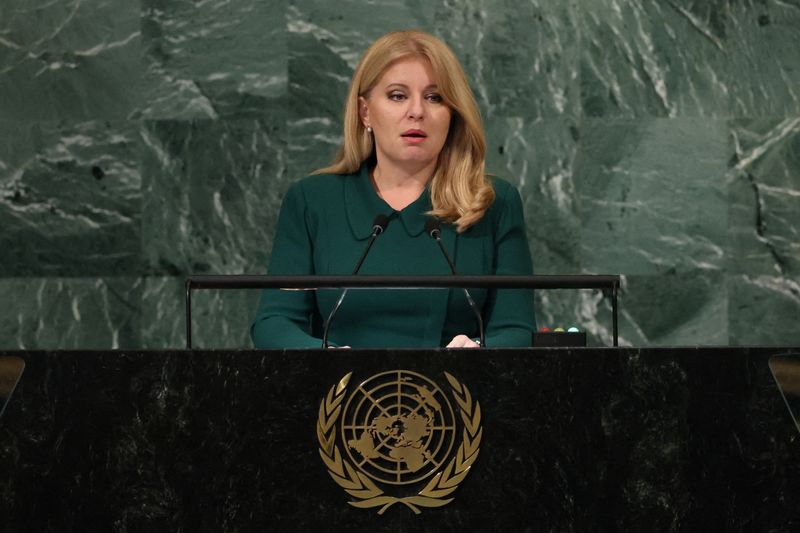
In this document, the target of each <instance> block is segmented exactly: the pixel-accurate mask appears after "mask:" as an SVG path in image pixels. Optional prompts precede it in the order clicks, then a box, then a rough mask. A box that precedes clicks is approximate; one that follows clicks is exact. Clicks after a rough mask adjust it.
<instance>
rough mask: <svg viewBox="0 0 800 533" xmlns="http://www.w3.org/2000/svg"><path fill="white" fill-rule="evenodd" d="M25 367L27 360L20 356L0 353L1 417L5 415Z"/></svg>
mask: <svg viewBox="0 0 800 533" xmlns="http://www.w3.org/2000/svg"><path fill="white" fill-rule="evenodd" d="M24 369H25V361H23V360H22V359H20V358H19V357H15V356H7V355H0V417H1V416H3V412H4V411H5V410H6V405H7V404H8V400H9V399H10V398H11V393H13V392H14V388H15V387H16V386H17V383H19V378H20V377H21V376H22V371H23V370H24Z"/></svg>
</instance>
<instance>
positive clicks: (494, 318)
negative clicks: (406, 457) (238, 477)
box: [251, 31, 534, 348]
mask: <svg viewBox="0 0 800 533" xmlns="http://www.w3.org/2000/svg"><path fill="white" fill-rule="evenodd" d="M485 152H486V142H485V139H484V133H483V127H482V124H481V120H480V114H479V111H478V107H477V105H476V103H475V97H474V96H473V94H472V92H471V90H470V88H469V85H468V84H467V81H466V77H465V75H464V71H463V69H462V68H461V65H460V64H459V63H458V60H457V59H456V57H455V55H454V54H453V53H452V51H451V50H450V49H449V48H448V47H447V45H445V44H444V43H443V42H442V41H440V40H439V39H437V38H435V37H433V36H431V35H428V34H426V33H422V32H419V31H402V32H393V33H389V34H387V35H385V36H383V37H381V38H380V39H378V40H377V41H376V42H375V43H373V45H372V46H371V47H370V48H369V50H367V52H366V53H365V54H364V57H363V58H362V59H361V61H360V63H359V64H358V67H357V68H356V71H355V74H354V75H353V80H352V83H351V86H350V90H349V94H348V97H347V102H346V104H345V116H344V142H343V144H342V146H341V148H340V150H339V153H338V155H337V156H336V159H335V161H334V163H333V164H332V165H331V166H329V167H327V168H323V169H321V170H318V171H316V172H315V173H314V175H312V176H310V177H308V178H306V179H304V180H301V181H300V182H298V183H296V184H294V185H293V186H292V187H291V188H290V189H289V191H288V192H287V193H286V197H285V198H284V201H283V205H282V207H281V213H280V217H279V220H278V227H277V231H276V236H275V242H274V245H273V250H272V259H271V262H270V268H269V272H270V274H275V275H312V274H317V275H335V274H350V273H351V272H352V270H353V268H354V266H355V264H356V262H357V261H358V259H359V257H360V256H361V253H362V251H363V249H364V247H365V244H366V242H367V239H368V238H369V237H370V235H371V232H372V228H373V225H374V221H375V218H376V215H385V216H387V217H388V220H389V224H388V226H387V227H386V229H385V230H384V232H383V233H382V234H381V235H380V236H379V237H378V238H377V240H376V241H375V243H374V245H373V246H372V249H371V250H370V253H369V254H368V256H367V257H366V260H365V261H364V263H363V265H362V267H361V270H360V272H359V274H367V275H369V274H384V275H439V274H441V275H446V274H450V269H449V266H448V263H447V260H446V259H445V258H444V256H443V255H442V253H441V250H440V249H439V247H438V246H437V244H436V243H435V242H434V241H433V240H432V239H431V238H430V237H429V235H428V233H427V232H426V231H425V224H426V221H428V220H429V219H430V218H431V217H435V218H436V219H438V220H439V221H441V223H442V224H441V235H442V240H443V242H444V244H445V247H446V249H447V250H448V253H449V254H450V255H451V257H452V258H453V260H454V261H455V264H456V269H457V271H458V273H459V274H530V273H531V259H530V252H529V250H528V244H527V239H526V236H525V226H524V221H523V216H522V202H521V201H520V198H519V194H518V193H517V191H516V189H514V187H512V186H511V185H509V184H508V183H506V182H504V181H500V180H490V179H487V177H486V175H485V170H484V158H485ZM470 292H471V294H472V297H473V299H474V300H475V302H476V304H477V306H478V308H479V309H481V310H482V315H483V319H484V323H485V327H486V345H487V346H488V347H500V346H529V345H530V343H531V334H532V331H533V328H534V314H533V295H532V293H531V291H526V290H500V291H487V290H481V289H473V290H471V291H470ZM340 295H341V291H334V290H319V291H276V290H267V291H264V293H263V295H262V298H261V303H260V306H259V309H258V314H257V316H256V319H255V321H254V323H253V325H252V327H251V336H252V339H253V343H254V344H255V346H256V347H258V348H318V347H320V346H321V337H322V330H323V327H324V321H325V320H326V318H327V317H328V315H329V313H330V311H331V309H333V307H334V305H335V304H336V301H337V299H338V298H339V296H340ZM478 334H479V331H478V326H477V321H476V319H475V316H474V314H473V312H472V311H471V309H470V307H469V305H468V303H467V299H466V296H465V293H464V291H463V290H455V289H454V290H449V291H448V290H441V289H439V290H436V289H431V290H389V289H381V290H358V291H349V292H348V293H347V295H346V298H344V300H343V302H342V305H341V307H340V308H339V310H338V312H337V314H336V320H335V321H334V322H333V323H332V325H331V327H330V330H329V341H330V344H331V345H333V346H352V347H423V346H427V347H436V346H448V347H476V346H478V343H477V342H476V341H475V340H473V339H475V338H476V337H477V336H478Z"/></svg>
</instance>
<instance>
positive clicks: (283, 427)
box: [0, 347, 800, 531]
mask: <svg viewBox="0 0 800 533" xmlns="http://www.w3.org/2000/svg"><path fill="white" fill-rule="evenodd" d="M787 351H794V352H797V351H798V350H797V349H793V350H792V349H787V348H732V347H720V348H658V349H633V348H547V349H504V350H500V349H496V350H330V351H321V350H309V351H299V350H286V351H254V350H249V351H245V350H242V351H143V352H126V351H113V352H112V351H108V352H71V351H53V352H4V353H3V354H0V355H14V356H17V357H20V358H21V359H23V360H24V361H25V364H26V368H25V374H24V376H23V379H22V380H21V381H20V383H19V384H18V386H17V390H16V392H15V393H14V396H13V397H12V398H11V400H10V401H9V403H8V406H7V408H6V412H5V414H4V415H3V418H2V419H0V492H2V494H3V498H2V499H0V516H2V517H3V518H2V521H1V522H0V524H1V525H0V530H2V531H24V530H32V531H33V530H35V531H68V530H79V529H80V530H87V531H109V530H112V531H113V530H124V531H160V530H186V531H317V530H325V531H340V530H341V531H352V530H368V531H417V530H425V531H490V530H491V531H542V530H545V531H547V530H558V531H563V530H580V531H595V530H652V531H670V530H689V531H693V530H699V529H701V528H707V527H709V526H710V527H711V528H712V529H715V530H725V531H738V530H753V529H756V530H788V529H791V528H792V526H794V527H796V526H797V524H798V523H800V460H799V459H800V434H799V433H798V432H797V429H796V428H795V426H794V423H793V421H792V419H791V416H790V414H789V412H788V410H787V409H786V406H785V405H784V401H783V399H782V397H781V394H780V392H779V391H778V389H777V387H776V386H775V383H774V381H773V378H772V375H771V374H770V369H769V365H768V361H769V358H770V357H771V356H772V355H774V354H776V353H780V352H787ZM347 376H349V378H347V379H344V378H345V377H347ZM386 383H388V385H386ZM342 384H344V385H342ZM407 386H408V387H411V388H410V389H405V388H404V387H407ZM381 387H389V389H386V388H383V389H382V388H381ZM391 387H395V388H396V389H397V391H398V392H397V394H398V397H402V398H403V400H402V401H400V403H402V404H403V405H405V406H406V407H403V408H398V409H397V410H393V408H392V405H399V404H395V403H393V402H394V401H395V400H394V399H393V396H392V395H393V394H394V392H391V391H393V390H394V389H391ZM437 387H438V389H437ZM459 387H460V389H459ZM423 388H424V389H425V390H426V391H427V393H428V394H427V395H426V393H425V392H424V391H423V390H422V389H423ZM380 391H384V393H381V392H380ZM387 391H389V392H387ZM459 391H460V392H459ZM465 391H467V392H468V395H469V401H467V400H466V395H465ZM371 397H372V398H371ZM337 402H338V403H337ZM348 402H349V405H348ZM403 402H405V403H403ZM414 402H416V404H415V403H414ZM448 402H449V407H448V405H447V403H448ZM437 404H438V408H437V407H436V405H437ZM380 406H383V407H380ZM337 408H338V409H339V412H338V414H334V413H336V412H337V411H336V410H337ZM448 408H449V409H451V410H452V414H451V415H450V416H451V417H450V418H448V417H447V416H445V415H447V409H448ZM346 413H352V414H353V416H352V417H351V418H348V416H350V415H346ZM441 413H444V414H441ZM440 414H441V416H440ZM401 415H402V416H401ZM437 417H438V418H437ZM422 422H424V423H422ZM420 424H421V425H420ZM451 426H452V427H453V428H454V430H453V431H450V433H449V435H450V437H452V439H450V441H452V442H451V443H450V444H448V439H449V437H448V433H447V432H448V431H449V430H448V429H447V428H450V427H451ZM426 431H427V433H426ZM331 435H332V436H333V439H332V441H331V440H328V439H330V438H331ZM359 441H360V442H359ZM384 441H386V442H384ZM326 442H333V443H334V446H329V447H328V448H327V449H326V445H325V443H326ZM420 443H422V444H420ZM437 443H439V444H437ZM437 446H438V448H437ZM334 447H335V449H336V453H338V456H339V459H340V461H339V462H337V461H336V457H335V456H336V453H334V451H333V450H334ZM402 448H407V449H402ZM412 448H413V449H412ZM437 449H438V451H437ZM445 452H446V453H445ZM426 453H427V454H428V455H430V457H433V458H434V459H430V458H429V457H428V456H427V455H425V454H426ZM373 455H374V457H372V456H373ZM326 457H327V458H328V460H326ZM381 457H382V458H381ZM387 457H388V459H387ZM391 458H394V459H396V461H395V462H396V463H397V464H399V465H400V466H399V467H398V472H399V471H400V470H402V472H399V473H398V472H394V473H396V474H397V479H401V478H402V479H401V481H402V480H408V479H412V482H410V483H405V484H392V483H390V482H388V481H386V479H387V476H389V478H391V475H392V474H393V471H391V468H389V469H388V470H390V471H391V472H389V473H388V474H387V473H386V472H384V473H383V474H382V473H381V468H382V467H381V465H383V467H385V466H386V464H388V463H387V462H386V461H389V462H390V463H391V461H390V459H391ZM470 460H471V462H470ZM382 461H383V462H382ZM345 463H347V465H349V467H348V466H345ZM467 463H469V464H467ZM331 465H333V466H331ZM450 465H452V467H451V468H450V471H449V472H446V470H447V468H448V467H449V466H450ZM415 467H416V469H415ZM370 468H372V470H370ZM384 469H386V468H384ZM358 472H363V474H362V475H361V476H360V475H359V474H358ZM339 474H341V475H339ZM406 474H408V476H407V475H406ZM461 474H464V475H461ZM337 475H338V481H337V477H336V476H337ZM437 475H438V476H439V478H438V479H439V483H438V484H436V483H434V484H433V485H431V487H432V488H431V489H430V490H428V491H427V492H426V494H428V495H429V497H430V498H431V500H434V501H428V500H412V499H408V498H412V497H413V498H416V497H417V496H419V494H420V492H421V491H424V490H425V489H426V487H427V486H428V485H430V484H431V481H432V480H433V479H434V478H435V477H436V476H437ZM362 476H363V477H362ZM404 476H405V477H404ZM414 476H416V477H418V478H420V479H419V480H417V481H416V482H413V478H414ZM425 476H428V477H425ZM363 478H366V479H367V481H364V480H363ZM342 479H344V480H346V481H347V482H349V483H351V484H352V483H355V484H356V485H360V486H359V487H355V485H347V483H343V482H342ZM442 479H444V480H445V481H447V482H448V483H449V486H444V484H443V483H442V482H441V481H442ZM390 481H391V479H390ZM370 483H372V484H373V485H374V486H376V487H377V488H378V490H380V491H381V492H380V494H379V495H377V496H375V495H374V494H375V493H374V491H373V492H370V491H371V490H372V489H371V488H370ZM348 487H349V490H351V491H353V492H348ZM354 487H355V488H354ZM453 487H455V488H454V490H452V491H450V492H447V491H446V490H445V489H447V488H453ZM437 491H439V492H437ZM381 497H385V498H388V499H385V500H380V501H377V500H376V499H375V498H381ZM403 498H407V500H406V501H405V502H404V501H401V500H402V499H403ZM392 499H394V501H393V500H392ZM445 500H448V501H446V502H445ZM449 500H452V501H449ZM376 501H377V503H376ZM420 501H422V503H419V502H420ZM437 501H438V503H442V502H445V503H442V504H441V505H438V504H437ZM350 502H354V503H355V504H360V505H361V506H357V505H354V504H353V503H350ZM364 502H368V503H367V504H364ZM372 504H375V505H372ZM387 504H388V505H387ZM415 509H416V510H415ZM417 512H418V514H417Z"/></svg>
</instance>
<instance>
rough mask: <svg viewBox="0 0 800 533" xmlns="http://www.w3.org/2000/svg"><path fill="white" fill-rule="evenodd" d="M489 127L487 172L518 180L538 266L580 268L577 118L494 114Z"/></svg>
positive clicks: (543, 269)
mask: <svg viewBox="0 0 800 533" xmlns="http://www.w3.org/2000/svg"><path fill="white" fill-rule="evenodd" d="M486 129H487V132H486V136H487V144H488V150H487V162H486V167H487V171H488V172H489V173H492V174H494V175H496V176H498V177H500V178H503V179H505V180H507V181H509V182H511V183H513V184H514V185H516V186H517V188H518V189H519V191H520V194H521V195H522V198H523V202H524V209H525V220H526V225H527V228H528V239H529V241H530V244H531V253H532V256H533V262H534V271H535V272H537V273H539V274H570V273H571V274H576V273H579V272H581V265H580V247H579V243H580V229H581V223H580V219H579V206H578V202H577V196H576V193H575V183H574V175H573V165H574V162H575V156H576V153H577V149H578V140H579V133H578V128H577V127H576V126H575V123H574V122H573V121H572V120H571V119H566V118H548V119H537V120H528V121H526V120H525V119H524V118H522V117H514V118H498V117H493V118H491V119H489V120H488V121H487V124H486Z"/></svg>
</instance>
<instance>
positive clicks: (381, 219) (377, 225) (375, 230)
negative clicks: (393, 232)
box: [322, 214, 389, 349]
mask: <svg viewBox="0 0 800 533" xmlns="http://www.w3.org/2000/svg"><path fill="white" fill-rule="evenodd" d="M388 225H389V217H387V216H386V215H383V214H380V215H378V216H376V217H375V219H374V220H373V221H372V234H371V235H370V236H369V240H368V241H367V246H366V247H365V248H364V252H363V253H362V254H361V258H360V259H359V260H358V263H356V268H355V269H353V275H354V276H355V275H356V274H358V271H359V270H361V265H362V264H363V263H364V259H366V258H367V254H368V253H369V250H370V248H372V243H374V242H375V239H377V238H378V235H380V234H381V233H383V232H384V231H386V227H387V226H388ZM346 294H347V289H344V290H343V291H342V295H341V296H339V299H338V300H336V304H335V305H334V306H333V309H331V312H330V314H329V315H328V320H326V321H325V329H324V330H323V332H322V348H323V349H325V348H327V347H328V331H329V330H330V327H331V323H332V322H333V317H334V316H336V312H337V311H339V307H341V306H342V302H343V301H344V297H345V295H346Z"/></svg>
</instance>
